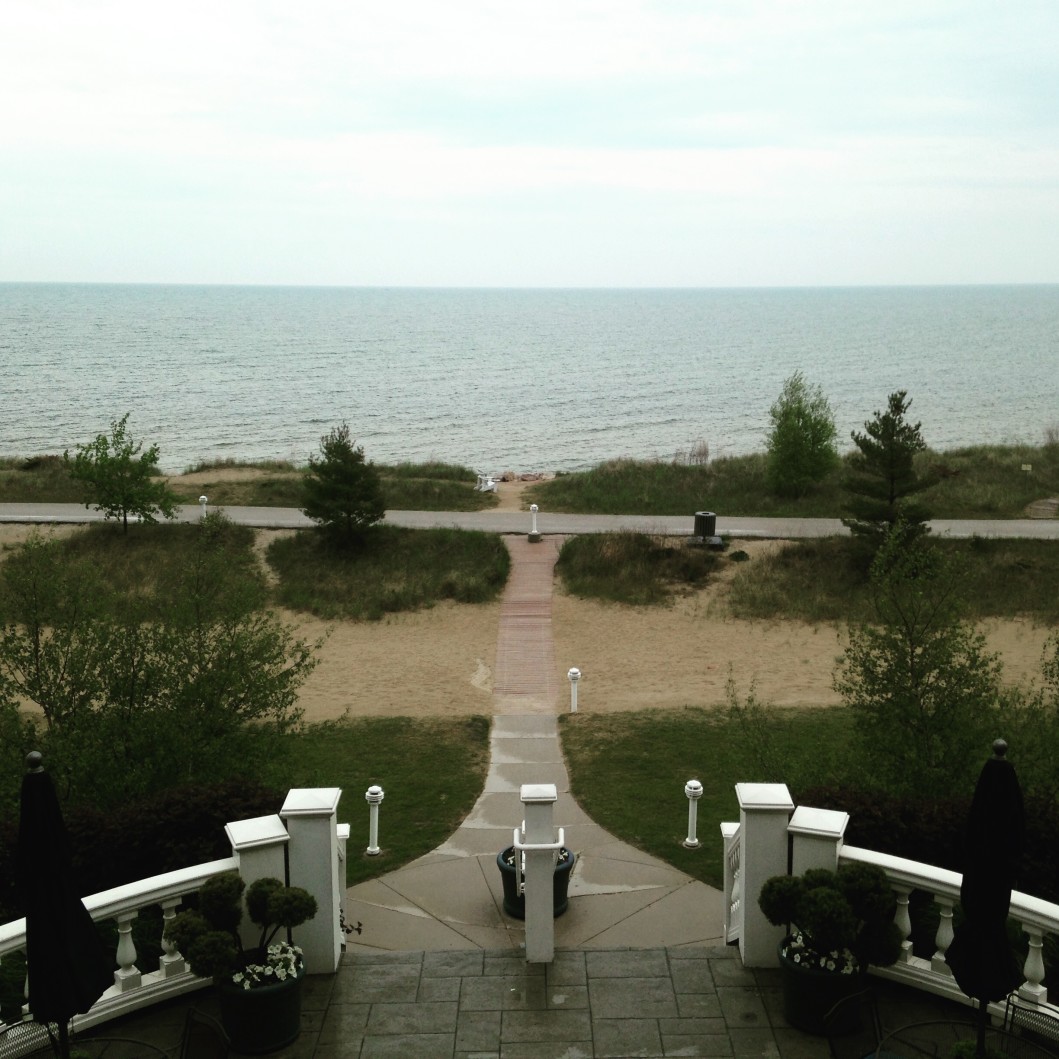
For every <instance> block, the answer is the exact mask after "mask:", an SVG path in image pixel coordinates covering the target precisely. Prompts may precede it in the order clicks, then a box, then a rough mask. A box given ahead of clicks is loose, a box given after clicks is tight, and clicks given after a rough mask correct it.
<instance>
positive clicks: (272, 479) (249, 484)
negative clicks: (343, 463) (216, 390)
mask: <svg viewBox="0 0 1059 1059" xmlns="http://www.w3.org/2000/svg"><path fill="white" fill-rule="evenodd" d="M375 466H376V469H377V470H378V472H379V477H380V478H381V480H382V489H383V495H384V497H385V503H386V507H387V508H388V509H389V510H393V511H481V510H482V509H484V508H488V507H494V506H495V505H496V503H497V499H496V496H495V495H494V494H492V493H479V492H476V491H475V488H474V485H475V482H476V480H477V476H476V475H475V473H474V472H473V471H471V470H469V469H468V468H466V467H460V466H457V465H455V464H448V463H440V462H438V461H436V460H434V461H429V462H427V463H400V464H396V465H393V466H389V465H386V464H376V465H375ZM193 470H195V471H196V472H203V473H205V474H208V473H209V472H210V471H211V470H217V471H219V472H230V471H239V470H245V471H251V472H256V473H252V474H249V475H248V476H247V477H245V478H231V479H230V478H228V477H227V476H222V475H220V474H219V475H218V479H217V481H215V482H211V481H209V480H208V479H207V480H206V481H204V482H201V483H200V484H198V485H196V486H187V485H184V484H182V483H181V480H180V479H179V478H171V479H170V486H171V487H172V488H173V489H174V491H175V492H176V493H177V495H178V497H179V498H180V502H181V503H183V504H193V503H197V502H198V498H199V496H200V495H205V496H207V497H209V502H210V504H211V505H215V506H216V505H222V506H245V507H295V508H300V507H301V506H302V504H303V503H304V502H305V498H304V494H303V489H302V478H303V477H304V475H305V469H304V468H300V469H299V468H296V467H294V466H293V465H291V464H284V463H282V462H280V461H271V462H264V463H239V462H238V461H226V460H221V461H211V462H207V463H204V464H199V465H198V466H197V467H195V468H193ZM189 473H190V471H189Z"/></svg>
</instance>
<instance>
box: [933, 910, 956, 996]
mask: <svg viewBox="0 0 1059 1059" xmlns="http://www.w3.org/2000/svg"><path fill="white" fill-rule="evenodd" d="M934 903H935V904H936V905H937V906H938V911H939V912H940V913H941V919H939V920H938V931H937V933H936V934H935V935H934V944H935V945H937V947H938V948H937V952H935V953H934V955H933V956H932V957H931V958H930V969H931V970H932V971H933V972H934V973H935V974H944V975H948V976H949V977H951V976H952V968H951V967H949V965H948V964H947V963H946V962H945V953H947V952H948V951H949V946H950V945H951V944H952V936H953V931H952V906H953V905H954V904H955V901H954V900H953V898H951V897H945V896H944V895H942V894H935V895H934Z"/></svg>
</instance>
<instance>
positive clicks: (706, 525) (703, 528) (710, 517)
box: [694, 511, 717, 537]
mask: <svg viewBox="0 0 1059 1059" xmlns="http://www.w3.org/2000/svg"><path fill="white" fill-rule="evenodd" d="M694 536H696V537H716V536H717V516H716V515H715V514H714V513H713V512H712V511H696V512H695V533H694Z"/></svg>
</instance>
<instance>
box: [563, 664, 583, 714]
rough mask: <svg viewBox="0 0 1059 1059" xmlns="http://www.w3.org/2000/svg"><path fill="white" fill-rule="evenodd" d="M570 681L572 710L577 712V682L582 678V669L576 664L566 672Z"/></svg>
mask: <svg viewBox="0 0 1059 1059" xmlns="http://www.w3.org/2000/svg"><path fill="white" fill-rule="evenodd" d="M566 679H567V680H569V681H570V712H571V713H577V682H578V681H579V680H580V679H581V670H580V669H578V668H577V667H576V666H574V667H573V668H572V669H570V670H569V672H568V673H567V674H566Z"/></svg>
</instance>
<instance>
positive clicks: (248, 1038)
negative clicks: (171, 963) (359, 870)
mask: <svg viewBox="0 0 1059 1059" xmlns="http://www.w3.org/2000/svg"><path fill="white" fill-rule="evenodd" d="M244 891H245V892H246V910H247V913H248V914H249V916H250V920H251V922H252V923H254V924H255V925H257V926H258V927H260V928H261V934H260V937H259V941H258V944H257V945H256V946H255V947H251V948H244V946H243V943H242V939H241V938H240V935H239V925H240V923H241V922H242V918H243V901H242V898H243V893H244ZM315 915H316V898H314V897H313V896H312V894H310V893H309V892H308V891H307V890H304V889H302V888H301V887H300V886H285V885H284V884H283V883H282V882H280V880H279V879H274V878H266V879H258V880H257V881H256V882H253V883H251V884H250V886H249V888H248V887H247V886H246V884H245V883H244V882H243V880H242V879H241V878H240V877H239V875H238V874H237V873H236V872H224V873H223V874H221V875H215V876H213V877H212V878H210V879H208V880H207V881H206V882H205V883H203V885H202V887H201V889H200V890H199V907H198V908H197V909H189V910H188V911H185V912H181V913H180V914H179V915H177V916H175V917H174V919H173V921H172V922H171V923H170V924H169V926H168V928H167V929H166V936H167V937H168V938H170V939H171V940H172V941H173V942H174V943H175V944H176V946H177V947H178V948H179V949H180V951H181V953H183V955H184V958H185V959H186V960H187V962H188V966H189V967H190V968H191V970H192V972H193V973H194V974H197V975H199V976H200V977H203V978H212V979H213V980H214V982H215V983H216V985H217V988H218V992H219V995H220V999H221V1021H222V1022H223V1023H224V1028H225V1030H226V1031H227V1033H228V1036H229V1038H230V1040H231V1043H232V1046H233V1047H234V1048H235V1049H236V1050H237V1051H240V1052H246V1053H250V1054H257V1053H261V1052H266V1051H274V1050H275V1049H277V1048H281V1047H284V1046H285V1045H287V1044H289V1043H290V1042H291V1041H293V1040H294V1039H295V1037H297V1036H298V1032H299V1029H300V1020H301V979H302V976H303V975H304V973H305V961H304V959H303V957H302V950H301V949H300V948H298V946H297V945H293V944H291V943H290V942H289V941H287V940H286V939H282V940H280V941H276V940H275V938H276V935H277V934H278V933H279V931H280V930H282V929H287V930H290V929H292V928H294V927H299V926H301V925H302V924H303V923H306V922H308V921H309V920H310V919H312V918H313V916H315Z"/></svg>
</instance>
